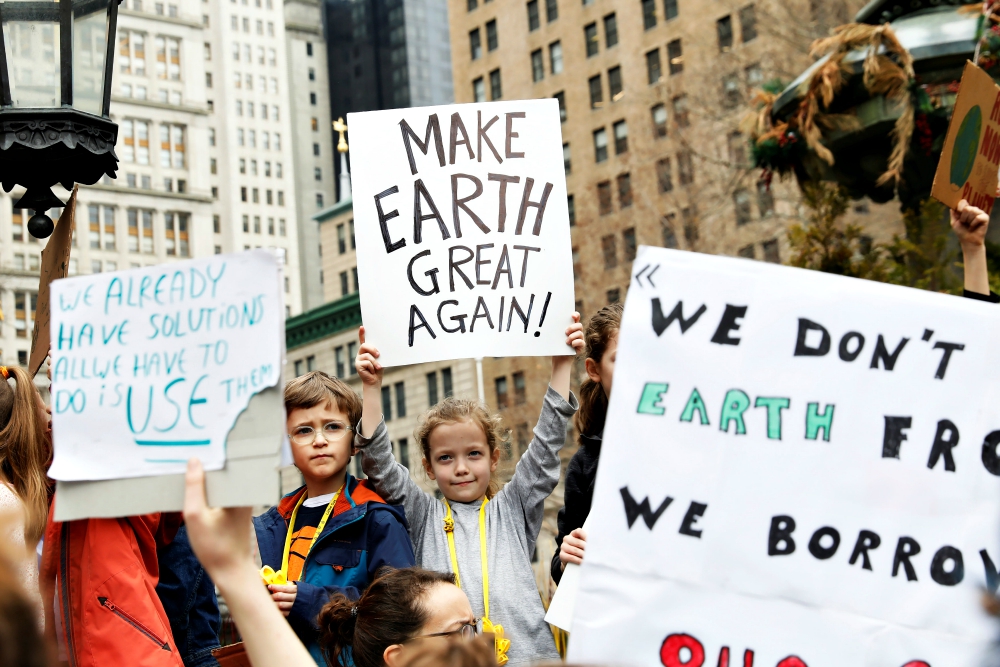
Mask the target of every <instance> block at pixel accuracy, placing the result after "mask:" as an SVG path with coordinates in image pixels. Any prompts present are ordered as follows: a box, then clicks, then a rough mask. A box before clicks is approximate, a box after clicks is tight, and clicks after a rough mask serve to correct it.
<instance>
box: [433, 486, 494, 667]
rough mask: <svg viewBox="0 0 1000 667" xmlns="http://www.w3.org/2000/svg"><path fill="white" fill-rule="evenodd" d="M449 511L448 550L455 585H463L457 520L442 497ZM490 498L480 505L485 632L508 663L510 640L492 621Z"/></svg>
mask: <svg viewBox="0 0 1000 667" xmlns="http://www.w3.org/2000/svg"><path fill="white" fill-rule="evenodd" d="M442 502H444V506H445V508H447V510H448V512H447V514H446V515H445V517H444V532H445V534H446V535H447V536H448V552H449V553H450V554H451V569H452V571H453V572H454V573H455V585H456V586H458V587H459V588H461V587H462V579H461V577H460V576H459V573H458V554H457V553H456V552H455V520H454V519H452V518H451V505H449V504H448V500H447V499H446V498H444V499H442ZM488 502H490V500H489V498H486V497H484V498H483V504H482V505H480V506H479V556H480V558H481V560H482V567H483V632H492V633H493V636H494V643H493V646H494V648H495V649H496V655H497V665H506V664H507V659H508V658H507V651H509V650H510V640H509V639H506V638H504V636H503V626H502V625H500V624H497V625H494V624H493V623H492V622H491V621H490V572H489V567H488V564H487V559H486V503H488Z"/></svg>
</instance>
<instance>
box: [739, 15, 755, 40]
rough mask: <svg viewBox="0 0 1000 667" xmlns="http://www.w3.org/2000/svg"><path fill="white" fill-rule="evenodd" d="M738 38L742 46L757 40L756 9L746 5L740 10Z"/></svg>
mask: <svg viewBox="0 0 1000 667" xmlns="http://www.w3.org/2000/svg"><path fill="white" fill-rule="evenodd" d="M740 31H741V32H740V38H741V40H742V41H743V43H744V44H746V43H747V42H752V41H753V40H755V39H757V8H756V7H754V6H753V5H747V6H746V7H744V8H743V9H741V10H740Z"/></svg>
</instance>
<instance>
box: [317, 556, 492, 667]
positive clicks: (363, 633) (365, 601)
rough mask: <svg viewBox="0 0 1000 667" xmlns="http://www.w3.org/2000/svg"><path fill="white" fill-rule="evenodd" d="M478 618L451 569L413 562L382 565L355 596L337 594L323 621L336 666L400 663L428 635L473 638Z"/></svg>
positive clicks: (323, 642) (329, 654) (322, 637)
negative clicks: (445, 570)
mask: <svg viewBox="0 0 1000 667" xmlns="http://www.w3.org/2000/svg"><path fill="white" fill-rule="evenodd" d="M477 621H478V619H477V618H476V617H475V616H473V615H472V607H471V606H470V605H469V598H467V597H466V596H465V593H463V592H462V589H460V588H459V587H458V586H456V585H455V580H454V578H453V577H452V575H451V574H447V573H443V572H431V571H430V570H424V569H421V568H418V567H410V568H406V569H402V570H390V569H389V568H383V570H382V571H381V572H379V573H378V575H377V576H376V578H375V580H374V581H373V582H372V584H371V586H369V587H368V590H366V591H365V592H364V594H363V595H362V596H361V597H360V598H359V599H358V600H356V601H352V600H348V599H347V597H346V596H344V595H337V596H334V597H333V598H332V599H331V600H330V602H329V603H327V605H326V606H325V607H324V608H323V611H321V612H320V614H319V621H318V625H319V627H320V631H321V633H322V634H321V635H320V644H321V645H322V646H323V648H324V650H325V651H326V655H327V661H328V662H329V664H330V665H332V666H333V667H351V665H352V664H353V665H356V666H357V667H399V666H400V665H404V664H408V663H409V662H410V660H411V658H413V657H414V656H415V654H416V653H417V652H418V651H422V650H424V647H425V644H426V641H425V640H434V639H447V638H449V637H455V638H458V637H463V638H466V639H472V638H473V637H475V636H476V634H477V629H476V627H477V625H476V624H477Z"/></svg>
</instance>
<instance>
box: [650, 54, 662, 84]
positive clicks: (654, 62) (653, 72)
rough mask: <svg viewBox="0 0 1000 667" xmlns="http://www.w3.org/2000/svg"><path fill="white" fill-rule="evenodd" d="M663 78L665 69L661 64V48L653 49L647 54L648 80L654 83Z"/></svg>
mask: <svg viewBox="0 0 1000 667" xmlns="http://www.w3.org/2000/svg"><path fill="white" fill-rule="evenodd" d="M662 78H663V69H662V68H661V66H660V50H659V49H653V50H652V51H650V52H649V53H647V54H646V81H647V82H648V83H649V84H650V85H653V84H654V83H658V82H659V81H660V79H662Z"/></svg>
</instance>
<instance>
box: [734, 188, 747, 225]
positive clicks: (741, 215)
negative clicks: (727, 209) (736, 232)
mask: <svg viewBox="0 0 1000 667" xmlns="http://www.w3.org/2000/svg"><path fill="white" fill-rule="evenodd" d="M733 204H734V205H735V207H736V224H737V225H745V224H747V223H748V222H750V220H751V212H750V193H749V192H747V191H746V189H745V188H740V189H739V190H737V191H736V192H734V193H733Z"/></svg>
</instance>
